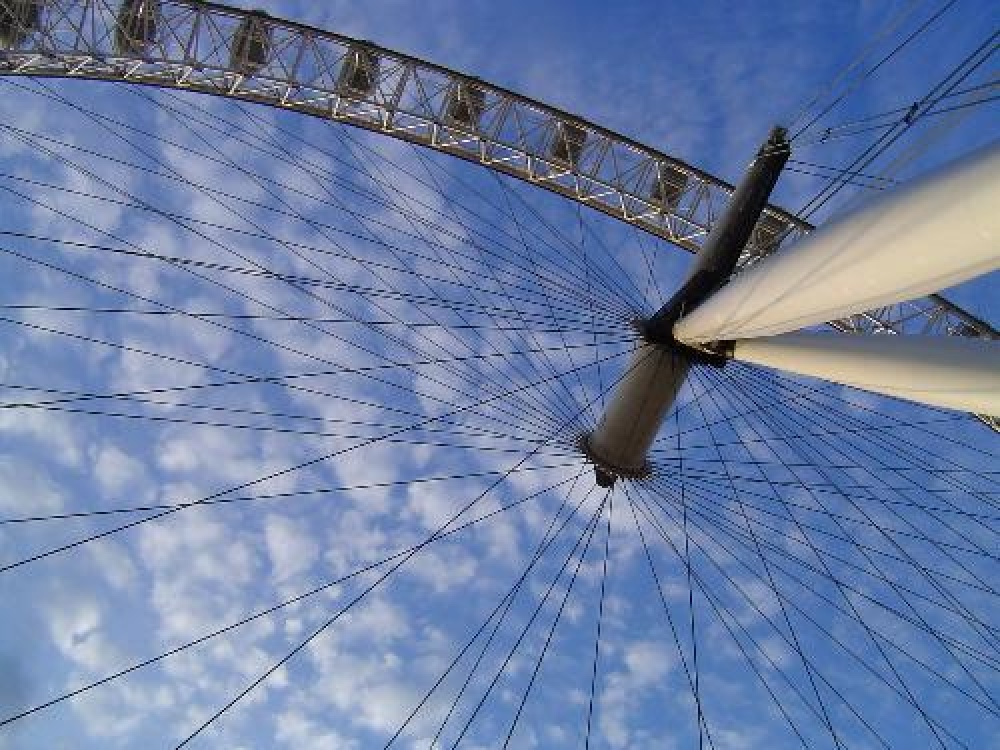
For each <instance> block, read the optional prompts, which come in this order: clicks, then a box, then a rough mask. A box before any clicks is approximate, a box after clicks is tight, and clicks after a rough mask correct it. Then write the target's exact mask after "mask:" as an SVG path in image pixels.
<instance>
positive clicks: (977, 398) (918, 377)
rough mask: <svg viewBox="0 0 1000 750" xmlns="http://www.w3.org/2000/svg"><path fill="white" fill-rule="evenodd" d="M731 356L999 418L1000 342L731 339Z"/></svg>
mask: <svg viewBox="0 0 1000 750" xmlns="http://www.w3.org/2000/svg"><path fill="white" fill-rule="evenodd" d="M732 347H733V351H732V356H733V359H736V360H739V361H741V362H748V363H751V364H755V365H762V366H764V367H770V368H774V369H778V370H784V371H786V372H791V373H795V374H797V375H808V376H810V377H816V378H822V379H824V380H828V381H831V382H834V383H841V384H843V385H848V386H851V387H853V388H860V389H862V390H865V391H872V392H875V393H881V394H884V395H887V396H895V397H896V398H902V399H907V400H909V401H917V402H919V403H922V404H928V405H930V406H941V407H944V408H946V409H958V410H962V411H971V412H975V413H977V414H987V415H992V416H1000V341H988V340H985V339H968V338H954V337H949V338H942V337H939V336H868V335H864V334H861V335H851V334H840V333H787V334H783V335H780V336H769V337H764V338H754V339H738V340H736V341H734V342H732Z"/></svg>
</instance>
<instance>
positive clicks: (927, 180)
mask: <svg viewBox="0 0 1000 750" xmlns="http://www.w3.org/2000/svg"><path fill="white" fill-rule="evenodd" d="M998 268H1000V141H997V142H996V143H994V144H993V145H992V146H990V147H987V148H986V149H983V150H980V151H978V152H975V153H973V154H971V155H970V156H968V157H965V158H963V159H961V160H959V161H957V162H954V163H953V164H951V165H949V166H948V167H946V168H944V169H942V170H939V171H937V172H935V173H932V174H930V175H928V176H926V177H924V178H922V179H919V180H915V181H914V182H913V183H910V184H908V185H906V186H904V187H902V188H899V189H897V190H894V191H893V192H892V193H891V194H889V195H888V196H886V197H885V198H883V199H882V200H879V201H876V202H875V203H873V204H871V205H870V206H868V207H866V208H864V209H862V210H860V211H857V212H855V213H852V214H848V215H846V216H844V217H842V218H840V219H838V220H835V221H834V222H832V223H831V224H829V225H827V226H825V227H821V228H819V229H817V230H816V231H814V232H813V233H812V234H810V235H808V236H807V237H805V238H804V239H802V240H800V241H799V242H797V243H794V244H792V245H790V246H787V247H785V248H783V249H781V250H779V251H778V252H777V253H775V254H773V255H771V256H770V257H768V258H765V259H764V260H762V261H760V262H759V263H757V264H756V265H755V266H753V267H752V268H750V269H749V270H747V271H746V272H745V273H742V274H740V275H738V276H736V277H735V278H734V279H733V280H732V281H731V282H730V283H729V284H728V285H727V286H725V287H723V288H722V289H721V290H719V291H718V292H717V293H716V294H714V295H713V296H712V297H711V298H709V299H708V300H706V301H705V302H704V303H703V304H702V305H701V306H700V307H698V309H697V310H695V311H694V312H692V313H691V314H690V315H688V316H687V317H685V318H682V319H681V320H680V321H678V323H677V324H676V325H675V326H674V335H675V336H676V337H677V338H678V340H680V341H684V342H686V343H692V344H698V343H706V342H711V341H726V340H732V339H744V338H752V337H756V336H769V335H773V334H777V333H785V332H787V331H793V330H796V329H799V328H803V327H805V326H811V325H817V324H819V323H824V322H827V321H830V320H834V319H836V318H841V317H844V316H848V315H851V314H853V313H859V312H862V311H864V310H869V309H872V308H876V307H879V306H882V305H890V304H894V303H897V302H901V301H904V300H908V299H913V298H915V297H918V296H920V295H922V294H927V293H928V292H934V291H937V290H939V289H944V288H945V287H949V286H952V285H954V284H957V283H959V282H962V281H965V280H967V279H970V278H974V277H976V276H980V275H982V274H985V273H989V272H991V271H995V270H997V269H998Z"/></svg>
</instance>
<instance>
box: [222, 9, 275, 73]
mask: <svg viewBox="0 0 1000 750" xmlns="http://www.w3.org/2000/svg"><path fill="white" fill-rule="evenodd" d="M270 59H271V24H270V22H269V21H268V15H267V13H266V12H264V11H262V10H254V11H251V13H250V15H248V16H247V17H246V18H244V19H243V21H242V22H241V23H240V27H239V28H238V29H237V30H236V36H235V37H233V46H232V49H231V50H230V55H229V64H230V66H231V67H232V68H233V69H234V70H238V71H240V72H241V73H244V74H247V75H252V74H254V73H256V72H257V71H258V70H260V69H261V68H262V67H264V66H265V65H267V63H268V61H269V60H270Z"/></svg>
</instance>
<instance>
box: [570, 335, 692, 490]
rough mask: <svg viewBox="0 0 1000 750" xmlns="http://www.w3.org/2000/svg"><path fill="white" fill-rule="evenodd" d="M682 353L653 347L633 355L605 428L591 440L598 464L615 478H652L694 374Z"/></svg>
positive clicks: (589, 449) (590, 449)
mask: <svg viewBox="0 0 1000 750" xmlns="http://www.w3.org/2000/svg"><path fill="white" fill-rule="evenodd" d="M689 366H690V365H689V363H688V360H687V359H686V358H685V357H684V356H683V355H682V354H680V353H677V352H672V351H670V350H668V349H666V348H663V347H660V346H657V345H656V344H652V343H649V342H645V343H642V344H640V346H639V347H638V348H637V349H636V350H635V351H634V352H633V353H632V359H631V361H630V362H629V366H628V369H627V370H626V372H625V375H624V376H623V377H622V379H621V380H620V381H618V385H617V386H615V390H614V393H613V394H612V396H611V400H610V401H609V403H608V404H607V406H606V408H605V411H604V416H603V418H602V419H601V422H600V424H599V425H598V426H597V429H595V430H594V431H593V432H591V433H590V434H589V435H587V437H586V438H585V440H586V450H587V453H588V455H589V457H590V458H591V460H593V461H594V463H595V464H596V465H597V466H598V467H599V468H601V469H604V470H605V471H606V472H608V473H609V474H612V475H614V476H624V477H639V476H645V475H646V474H648V473H649V464H648V461H647V458H646V455H647V453H648V452H649V447H650V446H651V445H652V443H653V440H654V439H655V438H656V433H657V432H658V431H659V429H660V425H661V424H662V422H663V418H664V417H665V416H666V413H667V411H668V410H669V409H670V406H671V405H672V404H673V402H674V398H675V397H676V396H677V393H678V391H680V388H681V385H683V383H684V378H685V377H686V376H687V372H688V368H689Z"/></svg>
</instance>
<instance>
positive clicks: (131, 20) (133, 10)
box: [115, 0, 160, 55]
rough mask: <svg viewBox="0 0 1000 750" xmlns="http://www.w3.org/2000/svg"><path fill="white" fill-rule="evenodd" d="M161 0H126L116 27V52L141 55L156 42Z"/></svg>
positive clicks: (120, 9)
mask: <svg viewBox="0 0 1000 750" xmlns="http://www.w3.org/2000/svg"><path fill="white" fill-rule="evenodd" d="M159 15H160V2H159V0H125V2H123V3H122V4H121V7H120V8H119V9H118V19H117V23H116V25H115V52H117V53H118V54H119V55H139V54H142V53H144V52H145V51H146V50H147V49H148V47H149V45H150V44H152V43H153V42H155V41H156V23H157V20H158V18H159Z"/></svg>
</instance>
